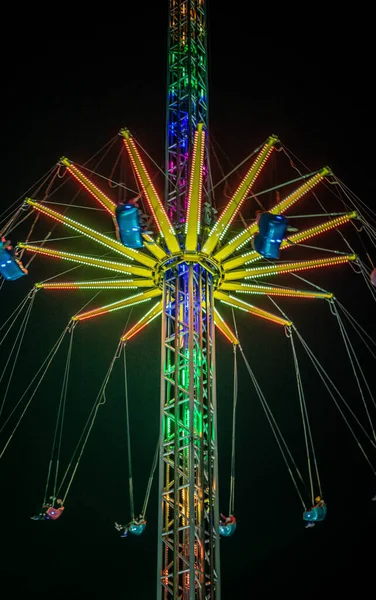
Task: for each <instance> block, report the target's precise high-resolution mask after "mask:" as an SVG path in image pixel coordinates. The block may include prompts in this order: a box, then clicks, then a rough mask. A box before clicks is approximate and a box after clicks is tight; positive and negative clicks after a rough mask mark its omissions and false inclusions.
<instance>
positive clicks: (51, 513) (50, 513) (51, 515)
mask: <svg viewBox="0 0 376 600" xmlns="http://www.w3.org/2000/svg"><path fill="white" fill-rule="evenodd" d="M63 510H64V508H63V507H62V506H61V507H60V508H54V507H53V506H50V508H49V509H48V510H47V511H46V519H51V521H56V519H58V518H59V517H61V515H62V514H63Z"/></svg>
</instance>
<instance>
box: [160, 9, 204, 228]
mask: <svg viewBox="0 0 376 600" xmlns="http://www.w3.org/2000/svg"><path fill="white" fill-rule="evenodd" d="M205 4H206V3H205V0H170V13H169V39H168V72H167V77H168V82H167V132H166V173H168V178H167V179H166V190H165V198H166V204H167V212H168V215H169V218H170V219H171V221H172V222H173V223H175V224H176V225H177V224H179V223H184V222H185V220H186V213H187V198H188V183H189V172H190V160H191V150H192V146H193V137H194V134H195V131H196V129H197V126H198V123H203V124H204V126H205V128H207V126H208V68H207V48H206V9H205ZM206 172H207V169H206ZM204 186H205V187H206V183H205V182H204Z"/></svg>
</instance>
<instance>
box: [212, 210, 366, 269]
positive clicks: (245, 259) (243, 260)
mask: <svg viewBox="0 0 376 600" xmlns="http://www.w3.org/2000/svg"><path fill="white" fill-rule="evenodd" d="M357 217H358V213H357V212H355V211H353V212H350V213H348V214H347V215H342V216H340V217H336V218H335V219H330V220H329V221H327V222H326V223H321V224H320V225H315V227H310V228H309V229H305V230H304V231H300V232H299V233H293V234H292V235H289V237H288V239H286V240H283V242H282V244H281V249H285V248H290V247H291V246H294V245H295V244H299V243H300V242H303V241H305V240H308V239H309V238H312V237H314V236H316V235H320V234H321V233H325V232H327V231H330V230H331V229H335V228H336V227H340V226H341V225H344V224H345V223H348V222H349V221H351V219H356V218H357ZM261 258H262V256H261V255H260V254H259V253H258V252H256V250H251V251H250V252H246V253H244V254H242V255H241V256H238V257H237V258H232V259H231V260H227V261H226V262H224V263H223V264H222V267H223V269H224V270H225V271H229V270H230V269H234V268H235V267H240V266H241V265H248V264H249V263H251V262H255V261H256V260H260V259H261Z"/></svg>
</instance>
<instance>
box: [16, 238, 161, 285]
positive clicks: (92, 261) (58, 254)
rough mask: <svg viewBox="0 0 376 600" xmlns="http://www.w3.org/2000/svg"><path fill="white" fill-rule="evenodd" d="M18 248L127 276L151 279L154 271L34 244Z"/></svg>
mask: <svg viewBox="0 0 376 600" xmlns="http://www.w3.org/2000/svg"><path fill="white" fill-rule="evenodd" d="M17 246H18V247H19V248H22V249H25V250H27V251H28V252H34V253H35V254H44V255H45V256H51V257H52V258H61V259H63V260H71V261H72V262H76V263H79V264H80V265H88V266H90V267H98V268H99V269H106V270H107V271H115V272H116V273H126V274H127V275H139V276H140V277H149V278H150V277H151V276H152V271H151V270H150V269H146V268H145V267H138V266H136V265H127V264H125V263H118V262H116V261H112V260H103V259H101V258H92V257H91V256H83V255H81V254H72V253H71V252H62V251H61V250H52V249H51V248H46V247H44V246H43V247H41V246H33V245H32V244H24V243H23V242H19V243H18V244H17Z"/></svg>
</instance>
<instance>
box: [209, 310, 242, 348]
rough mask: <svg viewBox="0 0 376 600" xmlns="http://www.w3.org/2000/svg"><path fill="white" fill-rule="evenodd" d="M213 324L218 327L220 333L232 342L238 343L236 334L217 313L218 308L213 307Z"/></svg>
mask: <svg viewBox="0 0 376 600" xmlns="http://www.w3.org/2000/svg"><path fill="white" fill-rule="evenodd" d="M214 325H215V326H216V327H217V328H218V329H219V331H220V332H221V333H223V335H224V336H225V337H226V338H227V339H228V340H229V341H230V342H231V343H232V344H239V340H238V338H237V337H236V335H235V334H234V333H233V332H232V331H231V329H230V327H229V326H228V325H227V323H226V321H225V320H224V318H223V317H222V316H221V315H220V314H219V312H218V310H217V309H216V308H214Z"/></svg>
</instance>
